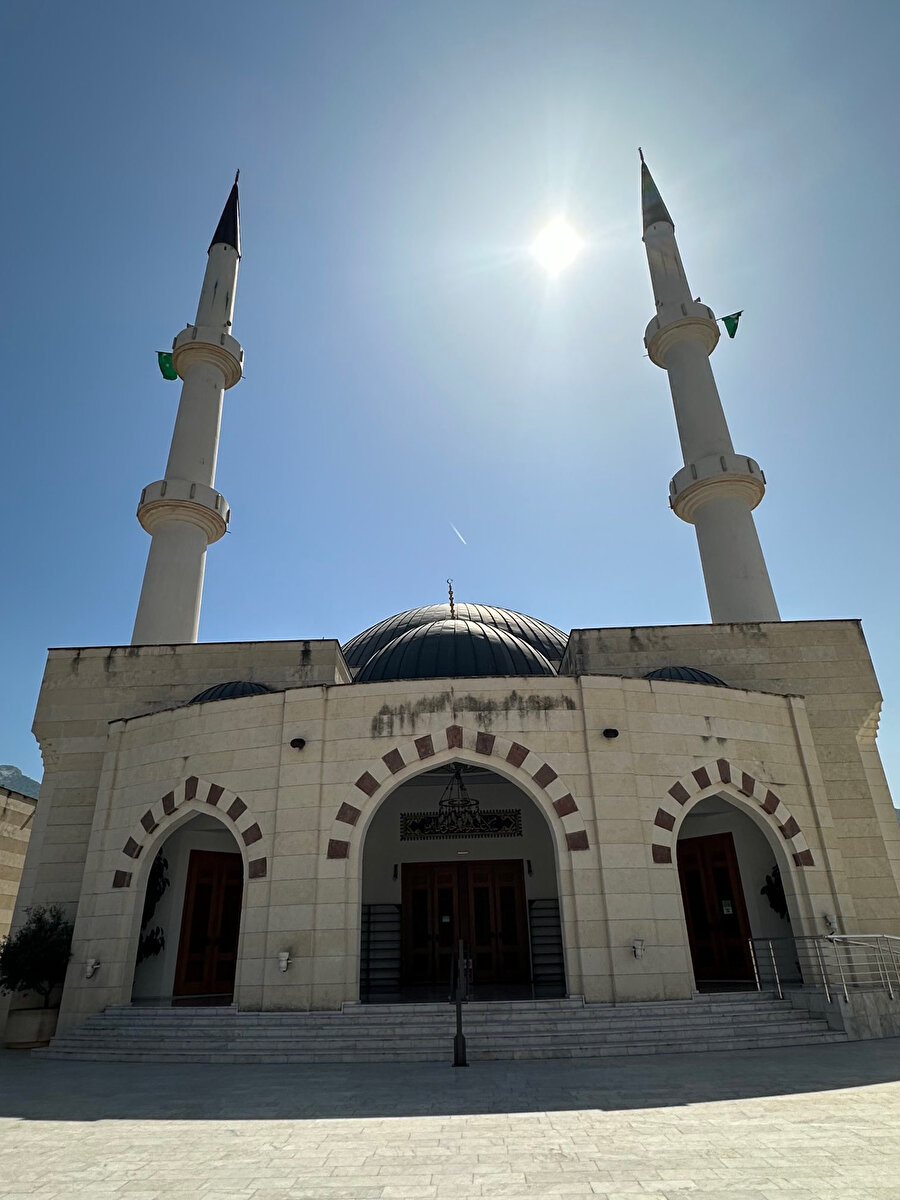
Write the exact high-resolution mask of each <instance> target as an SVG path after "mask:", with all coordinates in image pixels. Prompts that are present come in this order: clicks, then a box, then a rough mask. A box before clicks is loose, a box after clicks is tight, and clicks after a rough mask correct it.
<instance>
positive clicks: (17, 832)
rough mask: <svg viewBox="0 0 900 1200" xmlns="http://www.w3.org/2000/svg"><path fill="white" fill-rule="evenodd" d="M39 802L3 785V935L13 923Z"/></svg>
mask: <svg viewBox="0 0 900 1200" xmlns="http://www.w3.org/2000/svg"><path fill="white" fill-rule="evenodd" d="M36 804H37V801H36V800H33V799H32V798H31V797H30V796H23V795H22V794H21V793H20V792H11V791H9V789H8V788H5V787H0V938H2V937H6V935H7V934H8V933H9V928H10V925H11V923H12V916H13V908H14V907H15V903H16V895H17V894H18V891H19V882H20V880H21V878H22V869H23V867H24V866H25V853H26V851H27V849H28V841H29V839H30V837H31V827H32V822H33V820H34V810H35V806H36Z"/></svg>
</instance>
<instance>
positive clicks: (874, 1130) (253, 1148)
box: [0, 1039, 900, 1200]
mask: <svg viewBox="0 0 900 1200" xmlns="http://www.w3.org/2000/svg"><path fill="white" fill-rule="evenodd" d="M0 1196H2V1197H3V1198H4V1200H12V1198H13V1197H26V1196H27V1197H29V1198H31V1197H46V1198H47V1200H49V1198H51V1197H70V1196H72V1197H75V1196H82V1197H91V1198H93V1197H96V1198H97V1200H103V1198H105V1197H112V1196H115V1197H122V1198H123V1200H153V1198H156V1197H160V1198H162V1197H175V1196H179V1197H186V1196H200V1197H217V1196H221V1197H230V1198H245V1197H246V1198H250V1197H252V1198H253V1200H390V1198H392V1197H393V1198H399V1197H412V1198H416V1200H418V1198H422V1200H425V1198H427V1197H435V1198H441V1197H468V1196H472V1197H480V1196H503V1197H507V1198H508V1200H515V1198H517V1197H529V1198H533V1197H538V1196H550V1197H569V1196H571V1197H583V1196H604V1197H607V1200H617V1198H619V1200H626V1198H627V1200H635V1197H641V1198H642V1200H663V1198H665V1200H679V1198H684V1200H688V1198H689V1200H725V1197H727V1198H728V1200H750V1198H752V1200H761V1198H763V1197H765V1198H771V1200H787V1198H788V1197H796V1198H799V1197H809V1198H810V1200H812V1198H816V1200H820V1198H823V1200H831V1198H832V1197H833V1198H835V1200H837V1198H840V1200H851V1198H856V1197H866V1198H873V1200H888V1198H891V1200H894V1198H897V1200H900V1039H893V1040H890V1041H883V1042H867V1043H856V1044H853V1043H850V1044H839V1045H831V1046H821V1047H799V1048H794V1049H786V1050H781V1051H769V1052H756V1053H742V1054H737V1055H726V1054H722V1055H719V1054H697V1055H671V1056H665V1057H657V1058H634V1059H631V1060H626V1059H616V1060H606V1061H605V1062H602V1061H601V1062H599V1063H589V1064H576V1065H571V1064H569V1063H564V1062H548V1063H518V1064H516V1063H512V1064H505V1063H499V1064H491V1063H485V1064H480V1065H477V1066H473V1067H470V1068H469V1069H467V1070H453V1069H452V1068H451V1067H449V1066H446V1067H445V1066H442V1065H433V1064H411V1065H401V1066H395V1067H383V1066H375V1065H359V1066H346V1065H345V1066H337V1067H327V1068H326V1067H291V1066H281V1067H279V1066H269V1067H235V1066H217V1065H197V1066H176V1067H172V1066H164V1065H151V1066H147V1065H144V1064H136V1063H131V1064H129V1063H112V1064H97V1063H70V1062H53V1061H42V1060H40V1059H35V1058H32V1057H31V1056H29V1055H27V1054H21V1053H20V1054H15V1053H11V1052H4V1053H2V1054H0Z"/></svg>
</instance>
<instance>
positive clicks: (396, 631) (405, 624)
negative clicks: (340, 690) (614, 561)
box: [343, 604, 568, 667]
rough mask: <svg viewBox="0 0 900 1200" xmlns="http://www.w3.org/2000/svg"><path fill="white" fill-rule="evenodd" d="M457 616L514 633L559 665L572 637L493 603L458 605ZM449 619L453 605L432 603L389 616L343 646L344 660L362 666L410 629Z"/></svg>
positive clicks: (533, 618)
mask: <svg viewBox="0 0 900 1200" xmlns="http://www.w3.org/2000/svg"><path fill="white" fill-rule="evenodd" d="M455 613H456V616H457V617H458V618H460V619H461V620H463V621H477V622H478V623H479V624H481V625H490V626H492V627H493V628H495V629H502V630H505V631H506V632H507V633H511V634H512V635H513V637H517V638H520V639H521V640H522V641H523V642H527V643H528V645H529V646H533V647H534V649H535V650H537V651H539V653H541V654H542V655H543V656H544V657H545V658H548V659H549V660H550V661H551V662H553V663H558V662H559V661H560V659H561V658H562V656H563V654H564V653H565V649H566V642H567V641H568V638H567V637H566V635H565V634H564V633H563V632H562V630H561V629H557V628H555V626H553V625H548V624H547V623H546V622H545V621H539V620H537V618H536V617H526V616H525V614H524V613H519V612H513V610H512V609H511V608H497V607H495V606H494V605H492V604H457V605H456V606H455ZM449 619H451V614H450V605H449V604H429V605H426V607H425V608H411V609H409V610H408V611H407V612H402V613H397V614H396V615H395V616H393V617H386V618H385V619H384V620H383V621H379V622H378V624H377V625H372V626H371V628H369V629H364V630H363V632H362V633H358V634H357V635H356V637H354V638H351V639H350V641H349V642H348V643H347V644H346V646H344V647H343V650H344V658H345V659H346V660H347V665H348V666H350V667H361V666H363V665H364V664H365V663H367V662H368V661H369V659H370V658H371V657H372V655H373V654H377V652H378V651H379V650H381V649H382V648H383V647H384V646H386V645H387V644H388V642H392V641H393V640H394V638H397V637H399V636H400V635H401V634H402V633H406V631H407V630H408V629H415V628H416V626H418V625H428V624H430V623H431V622H432V621H446V620H449Z"/></svg>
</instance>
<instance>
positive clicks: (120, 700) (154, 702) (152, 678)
mask: <svg viewBox="0 0 900 1200" xmlns="http://www.w3.org/2000/svg"><path fill="white" fill-rule="evenodd" d="M347 677H348V676H347V671H346V666H345V664H344V662H343V659H342V658H341V655H340V650H339V647H338V644H337V642H334V641H294V642H228V643H212V644H206V645H183V646H113V647H92V648H88V649H60V650H51V651H50V653H49V656H48V659H47V666H46V669H45V671H44V679H43V683H42V686H41V693H40V697H39V699H38V705H37V711H36V713H35V718H34V724H33V730H34V734H35V737H36V738H37V739H38V742H39V743H40V747H41V753H42V755H43V759H44V783H43V785H42V796H41V805H40V809H39V810H38V814H37V816H36V819H35V829H34V835H33V849H32V852H31V853H30V854H29V856H28V860H27V864H26V868H25V871H24V873H23V877H22V888H21V893H20V903H19V905H18V910H21V909H22V908H23V907H24V905H26V904H28V903H30V902H31V897H34V898H35V899H38V900H42V901H44V902H46V903H62V904H65V905H68V906H69V907H70V909H71V910H72V912H73V913H74V910H75V906H76V905H77V903H78V898H79V895H80V893H81V885H82V876H83V871H84V861H85V855H86V854H87V844H88V838H89V835H90V829H91V822H92V821H93V818H94V811H95V806H96V803H97V789H98V787H99V784H100V774H101V769H102V764H103V757H104V754H105V753H106V750H107V735H108V728H109V722H110V721H113V720H115V719H117V718H120V717H129V716H132V715H134V714H136V713H147V712H155V711H158V710H163V709H170V708H173V707H174V706H176V705H183V704H187V702H188V701H189V700H190V699H191V698H192V697H193V696H195V695H196V694H197V693H198V692H200V691H202V690H203V689H205V688H207V687H211V686H212V685H213V684H217V683H226V682H229V681H230V680H235V679H239V680H249V681H252V682H257V681H259V682H264V683H266V684H268V685H269V686H271V687H274V688H279V687H286V686H291V685H294V686H296V685H305V684H313V683H334V682H335V680H337V679H346V678H347ZM16 919H17V920H18V917H17V918H16Z"/></svg>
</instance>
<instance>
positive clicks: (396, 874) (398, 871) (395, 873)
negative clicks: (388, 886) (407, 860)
mask: <svg viewBox="0 0 900 1200" xmlns="http://www.w3.org/2000/svg"><path fill="white" fill-rule="evenodd" d="M399 874H400V868H399V867H398V866H397V864H396V863H394V883H396V882H397V877H398V876H399Z"/></svg>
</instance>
